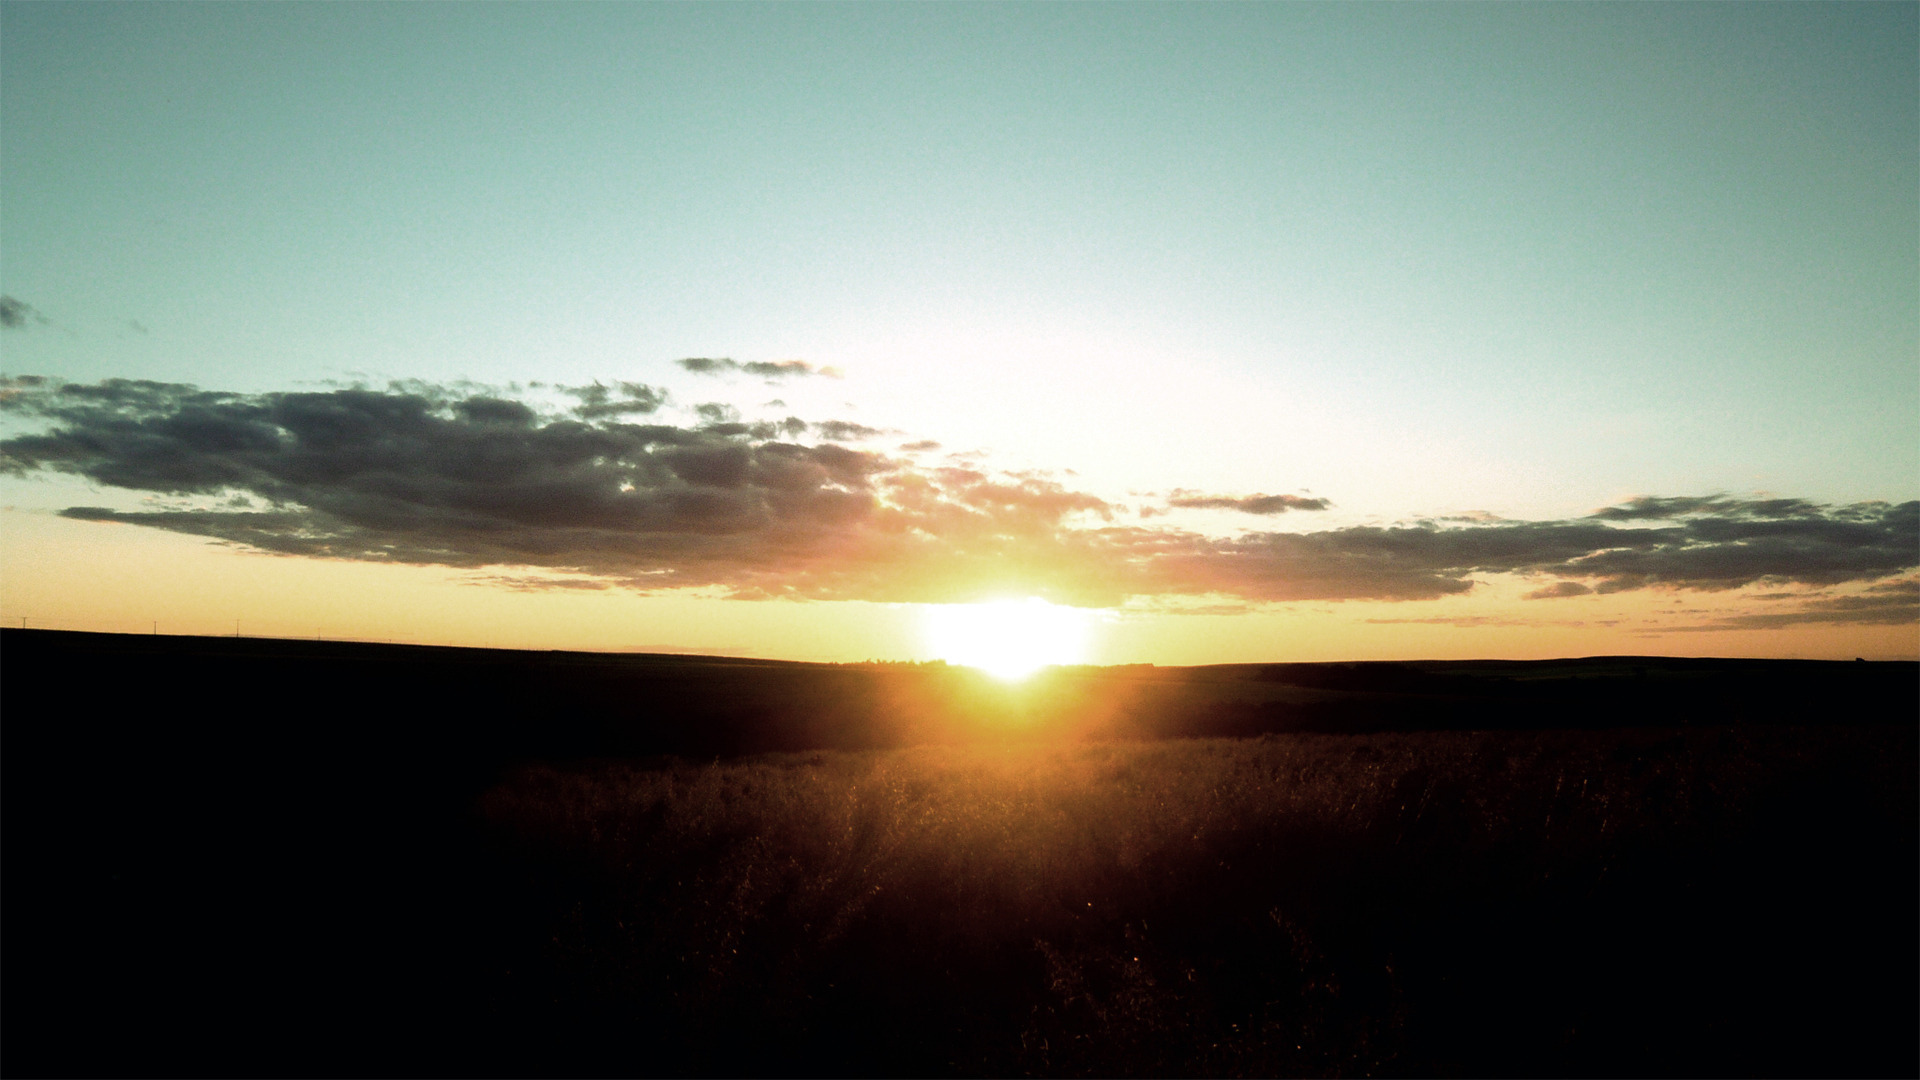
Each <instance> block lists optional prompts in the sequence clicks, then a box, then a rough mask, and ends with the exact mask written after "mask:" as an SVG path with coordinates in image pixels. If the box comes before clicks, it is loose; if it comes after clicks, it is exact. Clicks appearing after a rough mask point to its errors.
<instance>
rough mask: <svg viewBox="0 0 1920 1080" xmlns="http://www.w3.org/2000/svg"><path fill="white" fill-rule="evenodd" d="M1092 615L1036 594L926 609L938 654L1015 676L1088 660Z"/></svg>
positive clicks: (996, 673) (929, 633)
mask: <svg viewBox="0 0 1920 1080" xmlns="http://www.w3.org/2000/svg"><path fill="white" fill-rule="evenodd" d="M1091 622H1092V613H1091V612H1087V611H1082V610H1080V609H1079V608H1070V607H1060V606H1058V605H1055V604H1049V603H1047V602H1046V601H1045V600H1041V599H1039V598H1037V597H1028V598H1027V599H1025V600H995V601H992V602H990V603H985V604H944V605H940V606H937V607H931V608H928V609H927V638H928V643H929V644H930V645H931V646H932V649H933V654H934V655H935V656H937V657H939V658H941V659H943V660H946V661H947V662H948V663H953V664H965V665H967V666H968V667H977V668H979V669H981V670H982V671H985V672H986V673H988V674H989V675H992V676H994V677H996V678H1000V679H1007V680H1014V679H1024V678H1026V677H1027V676H1028V675H1031V674H1033V673H1034V672H1036V671H1038V670H1040V669H1041V668H1043V667H1046V666H1047V665H1049V664H1078V663H1083V662H1085V659H1086V653H1087V638H1088V630H1089V628H1090V624H1091Z"/></svg>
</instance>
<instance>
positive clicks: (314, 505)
mask: <svg viewBox="0 0 1920 1080" xmlns="http://www.w3.org/2000/svg"><path fill="white" fill-rule="evenodd" d="M565 392H566V393H567V394H569V395H571V396H572V398H573V399H574V400H575V401H576V402H577V403H578V404H576V405H573V406H571V407H569V408H567V409H565V410H561V411H559V412H554V411H551V410H548V411H542V410H541V409H539V408H536V407H535V406H534V405H531V404H529V403H527V402H526V401H522V400H518V399H517V398H515V397H513V396H512V395H511V394H509V393H507V392H503V391H490V390H485V389H478V388H471V387H454V388H450V387H442V386H434V385H431V384H421V383H408V384H402V385H398V386H393V387H389V388H387V389H384V390H380V389H367V388H344V389H333V390H327V391H316V392H299V393H294V392H287V393H267V394H232V393H222V392H218V391H206V390H200V389H197V388H195V387H192V386H184V385H178V384H169V383H155V382H142V381H129V380H109V381H106V382H102V383H99V384H94V385H80V384H63V383H59V382H56V381H51V380H44V379H32V378H21V379H14V380H9V381H7V383H6V384H5V385H4V386H0V409H5V410H7V411H10V412H13V413H14V414H16V415H19V416H23V417H35V418H38V419H39V420H40V421H42V422H43V424H44V426H45V430H43V431H40V432H38V433H35V434H26V435H18V436H15V437H13V438H9V439H6V440H4V441H0V469H4V470H5V471H8V472H12V473H15V474H24V473H28V472H32V471H36V470H55V471H60V472H66V473H71V474H75V475H79V476H83V477H85V478H87V479H88V480H91V481H93V482H94V483H97V484H101V485H104V486H107V487H114V488H121V489H126V490H130V491H139V492H148V493H154V494H156V495H158V496H162V497H164V500H163V502H164V504H163V505H160V506H156V507H154V508H150V509H141V510H115V509H110V508H105V507H72V508H69V509H68V510H67V511H66V514H67V515H68V516H69V517H74V518H83V519H89V520H103V521H117V522H125V523H129V524H138V525H146V526H149V527H154V528H162V529H169V530H173V531H177V532H183V533H192V534H196V535H202V536H209V537H215V538H218V539H221V540H226V541H229V542H233V543H239V544H246V545H249V546H252V547H255V548H259V549H261V550H265V551H273V552H281V553H285V554H290V555H301V556H314V557H326V558H345V559H370V560H379V561H386V562H398V563H423V564H439V565H449V566H461V567H471V568H481V567H522V568H529V569H532V570H535V571H542V572H559V573H562V574H567V575H572V576H573V578H574V579H575V580H576V582H577V579H578V578H582V577H584V578H593V579H598V580H604V581H608V582H615V583H619V584H624V585H628V586H630V587H634V588H641V589H657V588H670V587H683V586H696V585H697V586H719V587H722V588H724V589H726V590H728V591H730V592H731V593H732V594H733V595H737V596H799V597H818V598H838V599H866V600H952V599H964V598H969V597H973V596H978V595H981V594H983V593H986V592H994V591H1006V590H1018V591H1023V592H1031V593H1034V594H1037V595H1045V596H1049V597H1051V598H1054V599H1059V600H1064V601H1068V602H1075V603H1085V604H1099V605H1111V604H1118V603H1121V602H1124V601H1125V600H1127V599H1128V598H1131V597H1146V598H1151V597H1212V598H1217V600H1218V601H1220V602H1229V601H1234V602H1242V603H1260V602H1273V601H1299V600H1356V599H1371V600H1421V599H1434V598H1438V597H1445V596H1455V595H1459V594H1462V593H1466V592H1468V591H1470V590H1472V589H1473V588H1475V586H1476V584H1477V582H1478V581H1479V580H1480V579H1481V578H1483V577H1485V576H1488V575H1500V574H1519V575H1529V576H1545V577H1551V578H1554V579H1557V581H1556V583H1555V584H1552V585H1549V586H1547V587H1545V588H1542V589H1538V590H1535V591H1534V592H1532V593H1529V594H1528V595H1529V596H1530V597H1533V598H1536V599H1543V600H1546V599H1552V598H1555V597H1566V596H1577V595H1586V594H1587V593H1589V592H1593V593H1602V594H1605V593H1617V592H1622V591H1627V590H1636V589H1649V588H1661V589H1677V590H1697V591H1703V592H1719V591H1727V590H1733V589H1738V588H1741V587H1744V586H1748V585H1756V584H1758V585H1766V586H1769V587H1781V586H1788V585H1793V586H1796V587H1800V588H1808V587H1814V588H1819V587H1826V588H1832V587H1837V586H1844V587H1847V588H1851V589H1854V590H1855V592H1854V593H1852V594H1849V595H1848V596H1844V597H1843V596H1831V597H1826V598H1824V599H1814V600H1811V601H1808V602H1807V603H1804V604H1802V605H1801V606H1800V607H1798V608H1795V609H1794V610H1793V611H1791V612H1786V611H1783V612H1779V613H1763V614H1760V615H1755V616H1753V617H1752V619H1754V620H1757V621H1753V622H1752V623H1751V625H1754V626H1761V625H1788V624H1790V622H1791V621H1793V620H1798V621H1801V622H1805V621H1821V620H1824V621H1835V622H1840V621H1852V622H1863V621H1872V620H1889V621H1913V620H1914V619H1915V618H1920V615H1916V612H1915V606H1914V600H1913V589H1912V587H1911V585H1910V577H1911V575H1912V574H1913V572H1914V571H1915V569H1916V567H1917V566H1920V502H1907V503H1902V504H1898V505H1894V504H1889V503H1884V502H1868V503H1857V504H1853V505H1846V506H1827V505H1822V504H1816V503H1812V502H1807V501H1804V500H1796V499H1765V500H1740V499H1734V498H1729V497H1726V496H1701V497H1684V498H1652V497H1648V498H1642V499H1635V500H1632V501H1631V502H1627V503H1622V504H1620V505H1619V506H1614V507H1607V508H1603V509H1601V510H1599V511H1596V512H1594V513H1592V514H1589V515H1587V516H1584V517H1579V518H1573V519H1567V520H1553V521H1509V520H1498V519H1494V520H1484V521H1482V520H1472V521H1460V520H1447V521H1439V520H1421V521H1414V522H1410V523H1407V524H1403V525H1397V526H1350V527H1344V528H1333V529H1322V530H1318V531H1309V532H1275V531H1253V532H1246V533H1242V534H1240V535H1238V536H1233V537H1228V538H1219V537H1211V536H1206V535H1202V534H1200V533H1196V532H1193V531H1191V530H1185V529H1180V528H1175V527H1170V526H1169V527H1152V526H1148V525H1145V524H1139V525H1128V524H1122V523H1121V520H1122V519H1121V518H1120V517H1119V515H1120V514H1122V513H1123V512H1124V511H1125V509H1126V508H1125V507H1123V506H1120V505H1116V504H1113V503H1110V502H1108V501H1106V500H1105V499H1103V498H1100V497H1098V496H1096V495H1093V494H1091V493H1088V492H1084V491H1078V490H1074V489H1073V488H1070V487H1067V486H1065V485H1064V484H1062V483H1060V482H1059V481H1057V480H1055V479H1053V478H1052V477H1051V476H1049V475H1048V474H1045V473H1037V472H1034V473H1022V474H1011V473H1005V472H992V471H989V470H987V469H986V468H984V467H982V466H979V465H978V464H976V463H974V462H972V461H970V460H968V459H965V458H960V459H954V458H949V459H948V460H947V464H944V465H938V466H931V465H922V464H919V463H917V462H915V461H914V460H913V459H912V458H905V457H893V456H889V455H887V454H884V453H880V452H876V451H871V450H862V449H857V448H853V447H849V446H844V445H838V441H839V440H841V439H845V438H852V437H866V436H868V435H871V434H878V433H879V432H877V431H876V430H875V429H870V428H864V427H862V426H860V425H848V424H846V423H845V422H840V421H826V422H823V423H820V424H809V423H808V422H807V421H805V420H802V419H801V418H799V417H788V418H786V419H785V420H782V421H777V422H770V421H758V422H743V421H741V420H740V419H739V418H738V416H737V414H735V413H733V412H730V411H729V410H727V409H726V408H724V407H720V408H714V407H702V408H700V409H698V410H696V413H697V415H698V420H697V422H695V423H693V424H691V425H675V424H665V423H640V422H637V421H636V420H634V419H633V418H634V417H646V416H648V414H650V413H652V412H655V411H657V410H658V409H659V408H660V406H661V404H662V403H663V402H664V401H665V400H666V396H667V395H666V392H665V391H664V390H660V389H657V388H654V387H649V386H644V385H641V384H637V383H617V384H615V385H612V386H601V385H600V384H594V385H593V386H590V387H575V388H568V389H565ZM809 433H812V434H813V436H814V437H815V441H814V442H812V443H806V442H802V441H800V440H801V439H802V437H803V436H805V435H807V434H809ZM235 494H245V495H247V496H249V497H250V501H249V502H248V503H246V504H240V505H235V504H232V503H228V502H222V501H221V500H225V499H228V498H229V497H230V496H232V495H235ZM1179 497H1181V498H1194V499H1202V500H1207V499H1215V498H1220V499H1227V500H1248V499H1268V498H1297V497H1293V496H1208V495H1192V494H1181V495H1179ZM1309 501H1313V502H1317V501H1318V500H1309ZM1236 508H1239V507H1236ZM1309 508H1310V507H1299V506H1294V507H1289V508H1288V509H1309ZM1896 579H1897V580H1896ZM525 580H526V581H527V582H530V583H534V584H533V585H532V586H531V587H540V586H538V584H537V582H538V581H539V580H540V578H539V577H538V575H537V574H536V575H535V576H533V577H528V578H526V579H525ZM1903 582H1906V583H1904V584H1903ZM567 587H579V586H578V584H577V583H576V584H574V585H569V586H567ZM1862 588H1864V589H1865V591H1859V590H1861V589H1862ZM1768 620H1772V621H1771V622H1769V621H1768Z"/></svg>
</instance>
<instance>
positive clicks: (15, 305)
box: [0, 296, 47, 330]
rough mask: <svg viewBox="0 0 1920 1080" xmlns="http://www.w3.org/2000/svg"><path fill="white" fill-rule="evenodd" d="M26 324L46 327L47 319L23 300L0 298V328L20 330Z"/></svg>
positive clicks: (9, 297) (7, 297) (8, 297)
mask: <svg viewBox="0 0 1920 1080" xmlns="http://www.w3.org/2000/svg"><path fill="white" fill-rule="evenodd" d="M28 323H36V324H38V325H40V326H45V325H47V317H46V316H45V315H42V314H40V311H39V309H37V308H35V307H34V306H33V305H32V304H29V303H27V302H26V301H24V300H15V299H14V298H13V297H11V296H0V328H4V329H7V330H22V329H25V328H26V325H27V324H28Z"/></svg>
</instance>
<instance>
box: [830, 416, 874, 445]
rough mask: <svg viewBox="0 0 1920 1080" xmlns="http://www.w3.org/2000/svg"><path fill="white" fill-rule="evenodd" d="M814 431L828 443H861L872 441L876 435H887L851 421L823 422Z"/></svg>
mask: <svg viewBox="0 0 1920 1080" xmlns="http://www.w3.org/2000/svg"><path fill="white" fill-rule="evenodd" d="M813 430H814V432H815V433H816V434H818V435H819V436H820V437H821V438H823V439H826V440H827V441H828V442H859V441H860V440H861V439H871V438H873V437H874V436H875V435H884V434H886V432H884V431H881V430H880V429H879V428H871V427H868V426H867V425H865V424H856V423H854V422H853V421H851V420H822V421H821V422H819V423H817V424H815V425H813Z"/></svg>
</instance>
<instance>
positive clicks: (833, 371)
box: [674, 356, 840, 379]
mask: <svg viewBox="0 0 1920 1080" xmlns="http://www.w3.org/2000/svg"><path fill="white" fill-rule="evenodd" d="M674 363H676V364H679V365H680V366H681V367H682V368H684V369H686V370H688V371H691V372H693V373H694V374H695V375H725V374H727V373H729V372H735V371H738V372H742V373H744V374H747V375H757V376H759V377H761V378H764V379H787V378H799V377H805V376H808V375H818V376H821V377H823V378H828V379H838V378H840V369H839V368H834V367H814V366H813V365H812V364H809V363H807V362H806V361H805V360H749V361H747V362H746V363H744V364H743V363H741V362H740V361H738V360H729V359H726V358H725V357H706V356H690V357H688V358H687V359H685V360H676V361H674Z"/></svg>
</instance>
